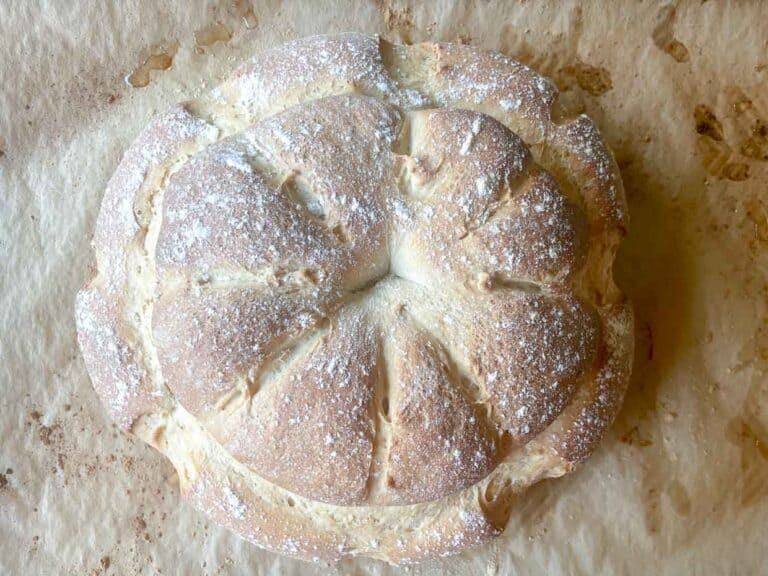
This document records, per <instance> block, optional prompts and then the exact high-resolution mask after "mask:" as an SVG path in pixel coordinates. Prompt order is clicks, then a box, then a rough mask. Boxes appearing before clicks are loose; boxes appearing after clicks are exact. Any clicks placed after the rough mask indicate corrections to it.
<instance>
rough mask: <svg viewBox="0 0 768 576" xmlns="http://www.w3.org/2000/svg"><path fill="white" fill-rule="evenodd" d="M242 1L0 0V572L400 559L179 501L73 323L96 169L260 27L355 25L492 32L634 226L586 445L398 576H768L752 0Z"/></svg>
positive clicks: (760, 134)
mask: <svg viewBox="0 0 768 576" xmlns="http://www.w3.org/2000/svg"><path fill="white" fill-rule="evenodd" d="M240 5H241V7H244V8H247V6H246V4H245V3H240ZM233 12H236V10H235V9H233V8H232V6H231V2H230V1H229V0H225V1H222V2H218V3H215V2H211V3H205V2H201V1H190V2H184V3H175V4H174V5H171V6H168V5H165V4H164V5H163V8H162V9H161V8H158V6H157V3H155V2H150V1H148V0H147V1H133V2H119V3H117V2H116V3H101V2H95V1H93V2H85V1H84V2H81V3H79V5H73V4H72V3H69V2H63V1H58V2H54V1H49V2H39V3H33V2H16V3H10V2H6V3H3V4H2V5H0V151H2V154H0V262H2V268H1V269H0V272H1V273H0V386H1V387H2V392H3V394H2V400H0V437H1V438H2V442H1V443H0V572H2V573H3V574H299V573H301V574H327V573H340V574H379V573H382V574H383V573H387V574H395V573H398V571H397V570H395V569H392V568H388V567H386V566H384V565H382V564H380V563H376V562H372V561H365V560H359V561H354V562H347V563H344V564H342V565H340V566H338V567H330V568H328V567H313V566H310V565H307V564H303V563H300V562H297V561H291V560H285V559H282V558H280V557H278V556H275V555H273V554H270V553H267V552H263V551H261V550H259V549H257V548H254V547H252V546H250V545H248V544H246V543H244V542H243V541H241V540H239V539H238V538H237V537H235V536H233V535H232V534H230V533H228V532H227V531H226V530H223V529H220V528H218V527H216V526H215V525H212V524H210V523H209V522H207V520H206V519H205V517H204V516H202V515H201V514H199V513H198V512H196V511H194V510H192V509H191V508H190V507H188V506H187V505H183V504H180V503H179V498H178V482H177V480H176V477H175V473H174V471H173V469H172V467H171V466H170V464H168V463H167V462H165V461H163V459H162V458H161V457H160V456H159V455H158V454H157V453H155V452H154V451H153V450H152V449H151V448H149V447H147V446H144V445H143V444H141V443H140V442H137V441H135V440H133V439H131V438H130V437H128V436H126V435H124V434H122V433H118V432H117V431H116V430H115V428H114V427H113V426H112V424H111V423H110V422H109V421H108V419H107V418H106V416H105V413H104V410H103V409H102V407H101V405H100V403H99V401H98V399H97V398H96V396H95V394H94V392H93V391H92V389H91V387H90V384H89V380H88V378H87V376H86V373H85V370H84V366H83V362H82V360H81V358H80V356H79V353H78V351H77V348H76V344H75V329H74V321H73V302H74V295H75V292H76V291H77V289H78V288H79V287H80V286H81V285H82V284H83V283H84V282H85V281H86V279H87V278H88V277H89V276H90V271H89V265H90V262H91V254H90V250H89V245H88V242H89V237H90V234H91V233H92V230H93V225H94V221H95V218H96V215H97V212H98V207H99V203H100V200H101V195H102V192H103V189H104V186H105V184H106V181H107V179H108V177H109V175H110V174H111V172H112V171H113V170H114V168H115V166H116V165H117V163H118V161H119V158H120V156H121V154H122V152H123V151H124V150H125V149H126V147H127V146H128V144H129V142H130V141H131V140H132V139H133V138H134V137H135V136H136V135H137V133H138V131H139V130H140V128H141V127H142V126H143V125H144V124H145V123H146V122H147V120H148V119H149V118H150V117H151V115H152V114H153V113H155V112H158V111H161V110H163V109H164V108H166V107H167V106H168V105H169V104H171V103H173V102H176V101H178V100H182V99H184V98H186V97H188V96H191V95H194V94H198V93H199V92H200V91H202V90H203V89H205V88H206V87H211V86H213V85H215V84H217V83H218V82H219V81H220V79H222V78H223V77H224V76H225V75H226V74H227V73H228V72H229V71H230V70H231V69H232V68H234V67H235V66H236V65H237V64H238V63H239V62H241V61H242V60H243V59H245V58H247V57H248V56H250V55H252V54H254V53H256V52H258V51H260V50H262V49H264V48H265V47H267V46H271V45H274V44H277V43H280V42H283V41H285V40H288V39H292V38H296V37H300V36H306V35H309V34H315V33H320V32H324V33H332V32H340V31H347V30H360V31H365V32H371V33H373V32H378V33H382V34H384V35H385V36H387V37H388V38H390V39H394V40H400V41H414V42H415V41H419V40H426V39H430V40H436V39H441V40H449V41H463V42H470V43H472V44H475V45H478V46H481V47H485V48H493V49H500V50H503V51H504V52H506V53H508V54H510V55H512V56H515V57H517V58H519V59H521V60H524V61H525V62H527V63H529V64H531V65H532V66H534V67H535V68H537V69H538V70H539V71H541V72H543V73H545V74H547V75H549V76H552V77H554V79H555V81H556V82H557V83H558V84H559V85H560V86H561V87H562V88H564V89H565V91H564V95H563V98H564V99H565V100H566V101H567V102H568V103H569V105H571V106H573V107H575V108H577V109H583V110H585V111H586V112H587V113H589V114H590V115H591V116H592V117H593V118H594V119H595V120H596V122H597V124H598V126H599V127H600V128H601V130H602V131H603V133H604V134H605V137H606V139H607V141H608V143H609V144H610V145H611V146H612V147H613V149H614V151H615V152H616V156H617V159H618V161H619V164H620V166H621V168H622V172H623V176H624V180H625V185H626V189H627V195H628V200H629V206H630V215H631V220H632V224H631V233H630V235H629V237H628V238H627V240H626V242H625V244H624V247H623V248H622V250H621V252H620V256H619V260H618V262H617V266H616V275H617V278H618V280H619V283H620V284H621V285H622V288H623V289H624V290H625V292H627V293H628V294H629V295H630V296H631V297H632V299H633V301H634V304H635V310H636V318H637V342H638V345H637V359H636V363H635V377H634V379H633V384H632V387H631V390H630V392H629V395H628V398H627V402H626V405H625V408H624V410H623V411H622V413H621V415H620V416H619V419H618V421H617V423H616V425H615V426H614V428H613V430H612V432H611V433H610V434H609V436H608V438H607V439H606V441H605V442H604V444H603V446H602V447H601V448H600V449H599V450H598V452H597V453H596V454H595V456H594V457H593V458H592V459H591V460H590V461H588V462H587V464H586V465H585V466H584V467H583V468H582V469H580V470H579V471H577V472H576V473H574V474H572V475H570V476H568V477H565V478H563V479H561V480H557V481H552V482H545V483H542V484H540V485H538V486H536V487H534V488H533V489H532V490H530V491H529V492H528V493H527V494H526V495H524V496H522V497H521V498H520V500H519V502H518V504H517V506H516V508H515V510H514V512H513V514H512V518H511V519H510V522H509V527H508V530H507V533H506V534H505V535H504V536H503V537H501V538H500V539H499V540H498V541H497V542H496V543H494V544H492V545H489V546H486V547H484V548H479V549H476V550H472V551H469V552H467V553H465V554H463V555H461V556H459V557H457V558H453V559H450V560H442V561H435V562H432V563H427V564H423V565H420V566H417V567H413V568H411V569H409V570H407V571H405V572H408V573H413V574H457V575H458V574H540V573H548V574H580V573H581V574H593V573H609V574H611V573H612V574H620V573H637V574H640V573H666V574H680V573H697V574H728V573H738V574H759V573H764V571H765V562H764V558H765V552H764V546H765V543H764V540H765V536H764V535H765V526H766V525H768V482H766V478H768V385H766V378H765V371H766V368H768V324H766V307H767V305H768V298H767V296H768V270H767V269H766V265H767V263H768V191H767V190H768V187H767V186H766V182H768V162H766V161H765V159H766V158H768V134H766V132H768V129H766V128H764V126H765V125H766V124H767V123H768V99H766V96H765V94H768V53H767V52H766V49H765V46H766V42H767V41H768V32H766V28H765V26H762V25H760V24H759V23H761V22H765V21H767V20H768V6H765V5H762V6H761V5H760V3H758V2H754V3H747V2H742V3H738V4H737V5H731V6H726V5H725V3H720V2H707V3H704V4H701V3H699V2H681V3H680V5H679V6H678V8H677V10H676V11H675V10H673V9H671V8H668V7H667V8H665V7H660V6H658V5H654V4H653V3H644V4H637V3H635V2H629V1H627V2H613V3H605V2H585V3H582V4H581V5H580V6H576V5H575V4H572V3H567V2H554V1H553V2H534V1H530V2H521V3H511V2H510V3H506V2H498V3H497V2H486V1H477V2H456V3H449V2H424V3H415V2H414V3H413V5H412V6H411V8H408V5H407V4H392V5H390V4H387V3H385V2H382V3H373V2H371V3H365V2H362V3H352V2H349V3H344V2H322V3H317V2H305V3H299V2H285V3H278V2H269V3H267V2H264V3H262V2H254V3H253V13H254V15H255V19H256V20H258V22H257V23H256V24H255V26H254V25H253V24H254V21H255V20H254V18H252V17H249V24H250V25H251V26H252V27H251V28H248V27H247V26H246V24H245V22H244V21H243V20H242V19H241V18H240V17H239V16H237V15H235V14H233ZM216 22H220V23H222V24H223V25H224V26H226V27H227V29H228V30H229V32H230V33H231V39H229V40H228V41H226V42H219V43H216V44H213V45H212V46H207V47H202V48H201V49H200V50H198V51H197V52H196V51H195V32H196V31H200V30H203V32H200V33H199V34H198V42H199V43H200V44H209V43H210V42H211V40H212V39H215V38H217V37H223V38H226V36H227V34H226V33H223V32H222V29H221V28H217V29H213V31H211V30H212V29H211V28H210V26H211V25H212V24H215V23H216ZM161 43H162V44H165V47H166V48H169V47H171V48H172V47H173V46H174V44H175V43H177V44H178V48H177V49H176V52H175V55H174V56H173V61H172V66H171V67H170V69H168V70H165V71H152V72H150V82H149V85H148V86H146V87H144V88H132V87H130V86H128V85H127V84H126V83H125V82H124V77H125V76H127V75H129V74H131V73H132V72H133V71H134V70H136V68H137V67H138V66H139V65H140V64H141V63H142V62H143V61H144V60H145V59H146V58H147V57H148V56H150V54H151V48H152V47H153V46H155V45H157V44H161ZM156 52H157V53H160V52H162V50H161V49H158V50H157V51H156ZM170 52H173V49H171V50H170ZM198 52H202V53H198ZM156 62H159V65H158V67H163V66H164V64H163V58H162V57H161V58H159V59H156ZM166 63H167V62H166ZM508 105H509V106H514V102H509V103H508Z"/></svg>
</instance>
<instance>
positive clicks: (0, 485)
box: [0, 474, 8, 491]
mask: <svg viewBox="0 0 768 576" xmlns="http://www.w3.org/2000/svg"><path fill="white" fill-rule="evenodd" d="M6 488H8V478H7V477H6V475H5V474H0V491H2V490H5V489H6Z"/></svg>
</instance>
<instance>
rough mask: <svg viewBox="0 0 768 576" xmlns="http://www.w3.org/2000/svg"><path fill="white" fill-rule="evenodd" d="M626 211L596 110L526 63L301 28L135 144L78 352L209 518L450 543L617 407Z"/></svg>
mask: <svg viewBox="0 0 768 576" xmlns="http://www.w3.org/2000/svg"><path fill="white" fill-rule="evenodd" d="M626 221H627V211H626V205H625V200H624V193H623V190H622V185H621V180H620V177H619V173H618V170H617V167H616V164H615V162H614V160H613V158H612V156H611V153H610V152H609V150H608V149H607V147H606V145H605V144H604V142H603V141H602V139H601V137H600V135H599V134H598V131H597V130H596V128H595V126H594V125H593V123H592V122H591V121H590V120H589V119H588V118H586V117H584V116H577V117H569V116H568V115H567V114H566V113H565V112H563V110H562V109H561V108H560V106H559V104H558V102H557V92H556V91H555V89H554V88H553V86H552V85H551V84H550V83H549V82H548V81H547V80H545V79H543V78H542V77H540V76H538V75H537V74H536V73H534V72H533V71H532V70H530V69H529V68H527V67H525V66H523V65H521V64H519V63H517V62H515V61H514V60H511V59H510V58H508V57H506V56H503V55H501V54H497V53H492V52H485V51H481V50H478V49H475V48H472V47H469V46H463V45H455V44H418V45H413V46H400V45H393V44H390V43H387V42H385V41H383V40H381V39H379V38H377V37H370V36H364V35H360V34H344V35H338V36H324V37H312V38H307V39H303V40H299V41H296V42H292V43H290V44H286V45H284V46H281V47H278V48H275V49H273V50H270V51H268V52H267V53H264V54H261V55H259V56H257V57H256V58H254V59H253V60H251V61H249V62H247V63H245V64H243V65H242V66H240V67H239V68H238V69H237V70H236V71H235V72H234V73H233V74H232V76H231V77H230V78H229V79H228V80H227V81H226V82H225V83H224V84H223V85H221V86H219V87H218V88H216V89H215V90H213V91H212V92H211V93H210V94H208V95H206V96H205V97H203V98H200V99H196V100H192V101H188V102H184V103H182V104H179V105H176V106H174V107H172V108H171V109H170V110H168V111H167V112H165V113H163V114H161V115H159V116H158V117H156V118H155V119H154V120H152V122H151V123H150V124H149V126H148V127H147V128H146V129H145V130H144V131H143V132H142V133H141V135H140V136H139V137H138V139H137V140H136V141H135V143H134V144H133V145H132V146H131V147H130V148H129V149H128V151H127V152H126V154H125V156H124V158H123V160H122V162H121V163H120V165H119V166H118V167H117V170H116V172H115V174H114V176H113V177H112V179H111V180H110V182H109V184H108V186H107V190H106V193H105V196H104V200H103V204H102V208H101V213H100V216H99V219H98V222H97V224H96V230H95V233H94V240H93V246H94V250H95V254H96V262H97V265H96V273H95V276H94V278H93V279H92V280H91V282H90V283H89V284H88V285H87V286H86V287H85V288H84V289H83V290H82V291H81V292H80V293H79V295H78V298H77V312H76V313H77V323H78V336H79V342H80V346H81V349H82V352H83V355H84V357H85V361H86V364H87V367H88V370H89V373H90V375H91V378H92V381H93V385H94V387H95V388H96V391H97V392H98V393H99V395H100V396H101V398H102V399H103V401H104V403H105V404H106V407H107V410H108V411H109V413H110V414H111V416H112V417H113V418H114V419H115V420H116V421H117V422H118V423H119V425H120V426H121V427H123V428H124V429H126V430H130V431H132V432H133V433H135V434H137V435H138V436H139V437H141V438H142V439H144V440H145V441H146V442H148V443H150V444H152V445H153V446H155V447H156V448H157V449H158V450H160V451H162V452H163V453H164V454H165V455H166V456H167V457H168V458H169V459H170V460H171V461H172V463H173V464H174V466H175V467H176V469H177V470H178V474H179V478H180V483H181V490H182V493H183V495H184V497H185V498H186V499H187V500H188V501H190V502H191V503H192V504H193V505H194V506H196V507H198V508H199V509H201V510H203V511H204V512H205V513H206V514H208V515H209V516H210V517H211V518H213V520H214V521H215V522H217V523H219V524H221V525H224V526H227V527H229V528H230V529H231V530H233V531H234V532H236V533H237V534H239V535H241V536H242V537H244V538H246V539H248V540H249V541H251V542H253V543H255V544H257V545H259V546H262V547H265V548H268V549H270V550H274V551H278V552H280V553H283V554H287V555H290V556H296V557H300V558H304V559H312V560H316V561H326V562H329V561H334V560H337V559H339V558H341V557H344V556H354V555H364V556H370V557H375V558H380V559H384V560H386V561H389V562H392V563H407V562H415V561H419V560H421V559H425V558H430V557H435V556H442V555H449V554H454V553H457V552H459V551H461V550H462V549H463V548H465V547H467V546H472V545H477V544H479V543H481V542H484V541H486V540H488V539H489V538H492V537H493V536H495V535H498V534H499V533H500V532H501V531H502V530H503V529H504V527H505V524H506V522H507V519H508V517H509V513H510V506H511V505H512V498H513V496H514V495H515V494H518V493H520V492H521V491H522V490H524V489H525V488H526V487H528V486H530V485H531V484H532V483H534V482H536V481H538V480H540V479H542V478H547V477H555V476H560V475H562V474H564V473H566V472H568V471H570V470H571V469H572V468H573V466H574V465H575V464H577V463H579V462H580V461H582V460H583V459H584V458H586V457H587V456H588V455H589V454H590V452H591V451H592V450H593V448H594V446H595V445H596V443H597V442H598V441H599V440H600V438H601V437H602V435H603V433H604V431H605V429H606V427H607V426H608V425H609V424H610V422H611V420H612V419H613V417H614V416H615V414H616V411H617V410H618V407H619V405H620V403H621V399H622V396H623V394H624V390H625V387H626V385H627V381H628V377H629V371H630V367H631V358H632V345H633V340H632V315H631V309H630V308H629V306H628V304H627V303H626V302H625V299H624V298H623V296H622V295H621V293H620V292H619V291H618V289H617V288H616V286H615V285H614V283H613V280H612V272H611V268H612V265H613V260H614V256H615V253H616V249H617V246H618V244H619V242H620V239H621V238H622V236H623V234H624V231H625V227H626Z"/></svg>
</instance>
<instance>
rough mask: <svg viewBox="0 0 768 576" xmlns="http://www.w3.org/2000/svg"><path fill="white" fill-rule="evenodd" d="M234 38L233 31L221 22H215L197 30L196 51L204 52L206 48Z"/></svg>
mask: <svg viewBox="0 0 768 576" xmlns="http://www.w3.org/2000/svg"><path fill="white" fill-rule="evenodd" d="M231 38H232V31H231V30H230V29H229V28H227V26H226V25H225V24H222V23H221V22H214V23H213V24H209V25H208V26H205V27H204V28H201V29H200V30H196V31H195V53H196V54H203V53H204V52H205V50H206V48H210V47H211V46H213V45H214V44H218V43H219V42H221V43H222V44H226V43H227V42H229V41H230V40H231Z"/></svg>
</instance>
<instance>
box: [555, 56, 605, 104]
mask: <svg viewBox="0 0 768 576" xmlns="http://www.w3.org/2000/svg"><path fill="white" fill-rule="evenodd" d="M571 78H573V79H575V81H576V84H577V85H578V86H579V88H581V89H582V90H584V91H585V92H587V93H589V94H591V95H592V96H602V95H603V94H605V93H606V92H608V91H609V90H611V89H612V88H613V81H612V80H611V75H610V73H609V72H608V70H606V69H605V68H601V67H599V66H591V65H589V64H585V63H584V62H580V61H576V63H575V64H571V65H569V66H563V67H562V68H560V69H559V70H558V74H557V75H556V77H555V81H556V82H557V84H558V85H559V86H561V87H562V89H563V90H567V89H568V88H569V87H570V86H571V85H572V84H573V80H572V79H571Z"/></svg>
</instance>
